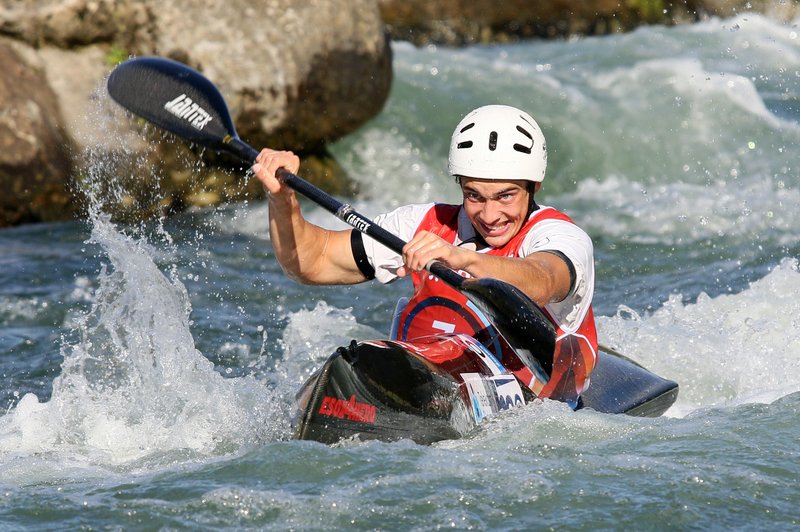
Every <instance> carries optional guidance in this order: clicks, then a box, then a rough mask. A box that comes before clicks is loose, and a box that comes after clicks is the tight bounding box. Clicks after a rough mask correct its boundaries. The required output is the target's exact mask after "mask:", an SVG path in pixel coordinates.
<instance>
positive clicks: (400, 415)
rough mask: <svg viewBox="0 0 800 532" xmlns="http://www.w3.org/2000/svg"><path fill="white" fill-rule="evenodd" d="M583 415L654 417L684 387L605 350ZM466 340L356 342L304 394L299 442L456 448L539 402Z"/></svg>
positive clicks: (334, 357) (329, 363)
mask: <svg viewBox="0 0 800 532" xmlns="http://www.w3.org/2000/svg"><path fill="white" fill-rule="evenodd" d="M598 356H599V358H598V362H597V365H596V367H595V369H594V372H593V373H592V376H591V385H590V386H589V388H588V389H587V390H586V391H585V392H584V393H583V394H582V396H581V400H580V401H579V404H578V408H590V409H593V410H596V411H598V412H604V413H610V414H628V415H633V416H643V417H655V416H660V415H661V414H663V413H664V412H666V411H667V409H669V407H670V406H672V404H673V403H674V402H675V400H676V399H677V397H678V384H677V383H675V382H673V381H671V380H668V379H664V378H662V377H659V376H658V375H656V374H654V373H652V372H651V371H649V370H647V369H645V368H644V367H642V366H641V365H639V364H637V363H636V362H634V361H633V360H630V359H629V358H626V357H624V356H623V355H621V354H619V353H616V352H614V351H613V350H610V349H606V348H602V347H601V349H600V351H599V353H598ZM495 362H496V360H495V359H494V358H493V356H492V355H491V353H489V352H488V351H487V350H486V349H485V348H484V347H483V346H482V345H481V344H480V343H478V342H477V341H476V340H475V339H474V338H471V337H469V336H467V335H461V334H451V335H436V336H430V337H423V338H418V339H415V340H414V341H413V342H400V341H395V340H379V341H361V342H357V341H355V340H354V341H353V342H352V343H351V344H350V345H349V346H347V347H340V348H338V349H337V350H336V351H335V352H334V353H333V354H332V355H331V356H330V357H329V358H328V360H327V361H326V362H325V364H324V365H323V366H322V367H321V368H320V369H319V370H318V371H317V372H316V373H314V375H312V376H311V378H309V379H308V381H307V382H306V383H305V385H304V386H303V387H302V388H301V390H300V391H299V392H298V394H297V406H298V413H297V416H296V418H295V437H296V438H298V439H304V440H316V441H319V442H322V443H328V444H332V443H336V442H338V441H340V440H342V439H348V438H358V439H360V440H383V441H394V440H400V439H410V440H413V441H415V442H416V443H419V444H431V443H433V442H436V441H441V440H447V439H457V438H461V437H463V436H464V435H466V434H467V433H468V432H470V431H471V430H473V429H474V428H475V427H476V426H477V425H478V424H479V423H480V422H481V420H482V419H483V418H484V417H487V416H490V415H493V414H496V413H497V412H500V411H502V410H506V409H508V408H513V407H515V406H518V405H521V404H525V403H527V402H529V401H531V400H534V399H535V397H534V396H533V393H532V392H530V391H529V390H528V389H527V388H526V387H525V386H521V385H520V384H519V382H518V380H517V379H516V378H515V377H514V375H512V374H509V373H507V372H503V371H501V369H502V368H498V367H497V364H495Z"/></svg>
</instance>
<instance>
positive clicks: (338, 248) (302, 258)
mask: <svg viewBox="0 0 800 532" xmlns="http://www.w3.org/2000/svg"><path fill="white" fill-rule="evenodd" d="M278 168H286V169H287V170H288V171H290V172H292V173H294V174H296V173H297V171H298V170H299V168H300V160H299V159H298V158H297V156H296V155H294V154H293V153H291V152H283V151H273V150H269V149H264V150H262V151H261V153H259V154H258V157H257V158H256V164H254V165H253V172H254V174H255V176H256V177H257V178H258V180H259V181H261V183H262V184H263V185H264V188H265V190H266V191H267V194H268V196H269V232H270V239H271V241H272V247H273V249H274V250H275V255H276V257H277V259H278V262H279V263H280V265H281V267H282V268H283V270H284V272H286V275H288V276H289V277H291V278H292V279H294V280H296V281H299V282H301V283H305V284H355V283H360V282H362V281H365V280H366V278H365V277H364V275H363V274H362V273H361V271H360V270H359V268H358V266H357V265H356V262H355V259H354V258H353V252H352V249H351V245H350V230H344V231H333V230H329V229H323V228H322V227H319V226H317V225H314V224H312V223H310V222H308V221H307V220H306V219H305V218H304V217H303V214H302V212H301V211H300V202H299V201H298V199H297V196H296V194H295V193H294V191H293V190H291V189H290V188H289V187H287V186H285V185H284V184H283V183H282V182H281V181H280V180H279V179H278V178H277V177H276V176H275V173H276V172H277V171H278Z"/></svg>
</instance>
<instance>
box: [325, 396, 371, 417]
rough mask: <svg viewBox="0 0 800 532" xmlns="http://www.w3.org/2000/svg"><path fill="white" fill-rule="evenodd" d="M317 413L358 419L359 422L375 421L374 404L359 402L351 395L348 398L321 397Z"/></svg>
mask: <svg viewBox="0 0 800 532" xmlns="http://www.w3.org/2000/svg"><path fill="white" fill-rule="evenodd" d="M319 413H320V414H322V415H323V416H331V417H338V418H339V419H349V420H350V421H360V422H361V423H375V414H376V413H377V409H376V408H375V406H373V405H370V404H367V403H359V402H358V401H356V396H355V395H353V396H352V397H351V398H350V399H349V400H347V401H345V400H344V399H337V398H336V397H328V396H327V395H326V396H325V397H323V398H322V404H321V405H320V407H319Z"/></svg>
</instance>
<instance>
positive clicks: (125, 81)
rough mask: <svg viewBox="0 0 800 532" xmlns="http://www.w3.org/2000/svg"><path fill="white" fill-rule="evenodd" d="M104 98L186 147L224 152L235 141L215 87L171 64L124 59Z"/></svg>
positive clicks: (158, 59)
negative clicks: (186, 143)
mask: <svg viewBox="0 0 800 532" xmlns="http://www.w3.org/2000/svg"><path fill="white" fill-rule="evenodd" d="M108 93H109V94H110V95H111V98H113V99H114V101H116V102H117V103H118V104H120V105H121V106H122V107H124V108H126V109H128V110H129V111H131V112H132V113H134V114H136V115H138V116H140V117H142V118H144V119H145V120H147V121H148V122H151V123H153V124H155V125H157V126H159V127H161V128H163V129H165V130H167V131H169V132H171V133H174V134H175V135H177V136H179V137H181V138H183V139H185V140H187V141H189V142H193V143H196V144H199V145H202V146H205V147H208V148H211V149H214V150H225V149H228V148H227V146H226V144H227V143H228V142H229V141H230V138H231V137H234V138H237V135H236V129H235V128H234V126H233V121H232V120H231V117H230V113H229V112H228V106H227V105H226V103H225V99H224V98H223V97H222V94H220V92H219V90H218V89H217V87H216V86H215V85H214V84H213V83H211V82H210V81H209V80H208V79H207V78H206V77H204V76H203V75H202V74H200V73H199V72H197V71H196V70H194V69H192V68H190V67H188V66H186V65H184V64H182V63H178V62H177V61H172V60H170V59H165V58H163V57H137V58H134V59H129V60H128V61H125V62H124V63H122V64H120V65H118V66H117V67H116V68H115V69H114V71H113V72H112V73H111V75H110V76H109V78H108Z"/></svg>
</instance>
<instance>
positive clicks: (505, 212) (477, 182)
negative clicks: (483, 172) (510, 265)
mask: <svg viewBox="0 0 800 532" xmlns="http://www.w3.org/2000/svg"><path fill="white" fill-rule="evenodd" d="M527 183H528V182H527V181H524V180H514V181H493V180H488V179H477V178H474V177H461V191H462V193H463V195H464V210H465V211H466V213H467V216H468V217H469V219H470V221H471V222H472V225H473V227H475V230H476V231H478V234H480V235H481V236H482V237H483V239H484V240H485V241H486V243H487V244H489V245H490V246H493V247H500V246H503V245H505V244H507V243H508V242H509V241H510V240H511V239H512V238H513V237H514V236H515V235H516V234H517V233H518V232H519V230H520V229H522V226H523V225H525V222H526V220H527V218H526V215H527V214H528V199H529V192H528V189H527Z"/></svg>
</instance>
